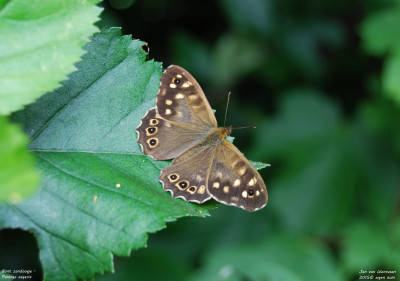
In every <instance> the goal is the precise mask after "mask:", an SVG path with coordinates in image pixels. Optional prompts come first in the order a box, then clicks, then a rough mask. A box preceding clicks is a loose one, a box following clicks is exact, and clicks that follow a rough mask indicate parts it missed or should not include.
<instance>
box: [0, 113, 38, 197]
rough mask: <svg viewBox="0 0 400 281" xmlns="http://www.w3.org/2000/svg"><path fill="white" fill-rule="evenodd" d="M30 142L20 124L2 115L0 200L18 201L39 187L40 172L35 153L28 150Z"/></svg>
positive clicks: (0, 124) (0, 134)
mask: <svg viewBox="0 0 400 281" xmlns="http://www.w3.org/2000/svg"><path fill="white" fill-rule="evenodd" d="M28 143H29V140H28V137H27V136H26V135H25V134H24V133H23V132H22V131H21V129H20V128H19V126H17V125H15V124H10V123H9V122H8V118H6V117H5V116H0V159H1V161H0V178H1V181H0V202H1V201H8V202H10V203H18V202H19V201H20V200H21V199H22V198H25V197H27V196H29V195H31V194H32V193H33V192H34V191H35V190H36V188H37V187H38V184H39V174H38V173H37V171H36V169H35V168H34V165H35V159H34V157H33V155H32V154H31V153H29V152H28V151H27V150H26V147H27V145H28Z"/></svg>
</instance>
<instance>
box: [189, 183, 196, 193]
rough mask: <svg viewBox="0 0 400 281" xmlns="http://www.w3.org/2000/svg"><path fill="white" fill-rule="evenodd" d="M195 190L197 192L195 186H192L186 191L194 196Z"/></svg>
mask: <svg viewBox="0 0 400 281" xmlns="http://www.w3.org/2000/svg"><path fill="white" fill-rule="evenodd" d="M196 190H197V186H194V185H192V186H191V187H189V188H188V189H187V191H188V192H189V193H191V194H194V193H195V192H196Z"/></svg>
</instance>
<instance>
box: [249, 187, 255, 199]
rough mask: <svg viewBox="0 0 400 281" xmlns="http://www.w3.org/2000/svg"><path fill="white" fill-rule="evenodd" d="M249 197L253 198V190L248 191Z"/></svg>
mask: <svg viewBox="0 0 400 281" xmlns="http://www.w3.org/2000/svg"><path fill="white" fill-rule="evenodd" d="M248 194H249V197H253V196H254V190H253V189H249V192H248Z"/></svg>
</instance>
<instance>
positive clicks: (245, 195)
mask: <svg viewBox="0 0 400 281" xmlns="http://www.w3.org/2000/svg"><path fill="white" fill-rule="evenodd" d="M242 196H243V197H244V198H246V197H247V191H246V190H245V191H243V192H242Z"/></svg>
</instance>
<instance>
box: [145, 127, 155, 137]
mask: <svg viewBox="0 0 400 281" xmlns="http://www.w3.org/2000/svg"><path fill="white" fill-rule="evenodd" d="M157 130H158V129H157V127H149V128H147V129H146V132H147V135H148V136H151V135H154V134H155V133H157Z"/></svg>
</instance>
